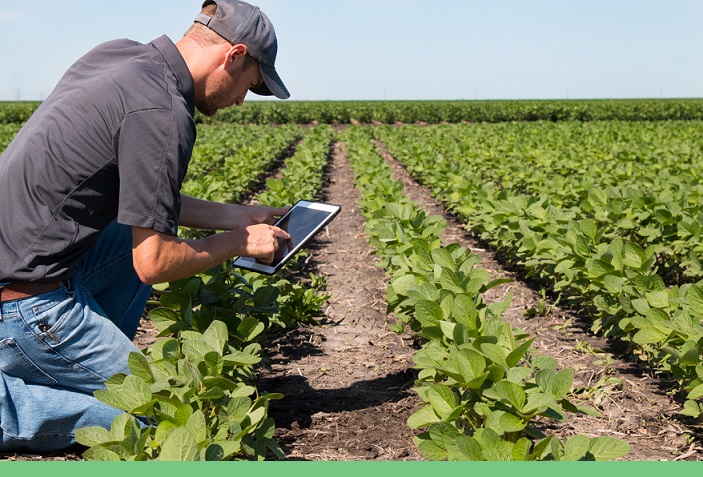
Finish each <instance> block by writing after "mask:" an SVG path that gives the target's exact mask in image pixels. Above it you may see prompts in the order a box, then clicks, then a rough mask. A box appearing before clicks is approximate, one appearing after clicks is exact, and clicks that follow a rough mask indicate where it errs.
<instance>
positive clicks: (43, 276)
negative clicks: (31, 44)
mask: <svg viewBox="0 0 703 477" xmlns="http://www.w3.org/2000/svg"><path fill="white" fill-rule="evenodd" d="M276 52H277V41H276V35H275V32H274V29H273V26H272V25H271V23H270V21H269V19H268V18H267V17H266V16H265V15H264V14H263V13H262V12H261V11H260V10H259V9H258V8H257V7H254V6H252V5H249V4H247V3H244V2H238V1H234V0H214V1H212V0H207V1H205V3H204V4H203V9H202V11H201V13H200V14H199V15H198V16H197V18H196V19H195V23H194V24H193V26H192V27H191V28H190V29H189V30H188V31H187V32H186V34H185V35H184V37H183V38H182V39H181V40H179V41H178V42H177V43H176V44H174V43H172V42H171V40H169V39H168V38H167V37H166V36H162V37H160V38H157V39H156V40H154V41H153V42H151V43H149V44H146V45H143V44H140V43H137V42H133V41H129V40H117V41H113V42H108V43H105V44H103V45H100V46H98V47H97V48H95V49H94V50H92V51H91V52H89V53H88V54H86V55H85V56H84V57H83V58H81V59H79V60H78V61H77V62H76V63H75V64H74V65H73V66H72V67H71V68H70V69H69V70H68V71H67V72H66V74H65V75H64V77H63V78H62V79H61V81H60V82H59V83H58V85H57V86H56V88H55V90H54V91H53V92H52V94H51V95H50V96H49V98H47V100H46V101H45V102H44V103H43V104H42V105H41V106H40V107H39V108H38V109H37V111H36V112H35V113H34V115H33V116H32V117H31V118H30V119H29V121H28V122H27V123H26V124H25V125H24V127H23V128H22V130H21V131H20V132H19V133H18V134H17V136H16V138H15V139H14V140H13V142H12V143H11V144H10V145H9V146H8V147H7V149H6V150H5V152H4V153H3V155H2V156H1V157H0V204H2V206H1V207H0V210H1V212H0V452H2V451H10V450H21V449H23V450H54V449H60V448H64V447H67V446H69V445H71V444H72V443H74V442H75V440H74V433H75V430H76V429H77V428H80V427H85V426H94V425H98V426H103V427H106V428H107V427H109V425H110V423H111V421H112V419H113V418H114V417H115V416H117V415H118V414H119V412H120V411H118V410H117V409H114V408H111V407H110V406H107V405H104V404H102V403H100V402H99V401H98V400H97V399H95V398H94V397H93V394H92V393H93V391H95V390H96V389H101V388H103V387H104V382H105V380H106V379H107V378H109V377H110V376H112V375H113V374H115V373H118V372H128V368H127V356H128V354H129V353H130V352H132V351H136V350H137V348H136V347H135V346H134V345H133V344H132V342H131V340H132V338H133V337H134V334H135V332H136V329H137V325H138V322H139V319H140V317H141V314H142V312H143V310H144V306H145V303H146V300H147V297H148V295H149V292H150V289H151V287H150V285H152V284H155V283H163V282H167V281H171V280H175V279H179V278H184V277H188V276H191V275H194V274H197V273H200V272H202V271H205V270H207V269H209V268H212V267H213V266H216V265H217V264H219V263H221V262H223V261H224V260H226V259H228V258H230V257H234V256H238V255H243V256H250V257H255V258H258V259H260V260H263V261H267V262H270V261H271V260H272V259H273V255H274V253H275V251H276V249H277V244H278V237H281V238H284V239H285V238H289V237H288V234H287V233H286V232H284V231H283V230H281V229H279V228H277V227H274V226H272V225H270V224H271V223H273V221H274V220H275V218H276V217H278V216H280V215H282V214H283V213H285V211H286V209H285V208H282V209H281V208H270V207H265V206H260V207H254V206H252V207H246V206H238V205H227V204H217V203H211V202H207V201H202V200H198V199H195V198H192V197H188V196H185V195H183V194H181V193H180V187H181V184H182V181H183V177H184V175H185V173H186V169H187V165H188V161H189V160H190V157H191V153H192V149H193V143H194V141H195V135H196V132H195V122H194V119H193V116H194V113H195V108H197V109H198V110H199V111H200V112H202V113H203V114H205V115H213V114H215V112H216V111H217V110H219V109H222V108H226V107H229V106H232V105H236V106H241V104H242V103H243V102H244V99H245V97H246V94H247V91H249V90H251V91H253V92H255V93H257V94H263V95H271V94H273V95H275V96H277V97H278V98H281V99H286V98H288V97H289V93H288V91H287V90H286V87H285V86H284V84H283V82H282V81H281V79H280V77H279V76H278V74H277V73H276V70H275V67H274V62H275V58H276ZM179 226H188V227H197V228H205V229H211V230H223V231H224V232H221V233H219V234H215V235H212V236H210V237H208V238H205V239H202V240H182V239H180V238H179V237H178V236H177V231H178V227H179Z"/></svg>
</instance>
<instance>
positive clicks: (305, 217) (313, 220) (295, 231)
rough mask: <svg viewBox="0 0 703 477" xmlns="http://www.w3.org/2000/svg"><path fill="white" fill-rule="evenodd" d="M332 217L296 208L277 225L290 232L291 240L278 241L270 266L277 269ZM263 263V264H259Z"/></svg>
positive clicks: (317, 211) (324, 212) (323, 212)
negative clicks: (296, 248) (298, 246)
mask: <svg viewBox="0 0 703 477" xmlns="http://www.w3.org/2000/svg"><path fill="white" fill-rule="evenodd" d="M329 215H330V213H329V211H325V210H316V209H309V208H303V207H296V208H294V209H292V210H291V212H290V214H288V215H286V216H285V217H283V219H281V221H280V222H279V223H277V224H276V226H277V227H280V228H281V229H283V230H285V231H286V232H288V234H289V235H290V238H289V239H278V241H279V242H278V250H277V251H276V255H275V256H274V258H273V263H271V264H270V266H272V267H275V266H276V265H278V264H279V263H280V261H281V260H282V259H283V257H285V256H286V255H288V254H289V253H290V252H291V251H292V250H294V249H295V247H296V245H299V244H301V243H302V242H303V240H305V239H306V238H308V236H309V235H310V234H311V233H313V232H314V231H315V228H317V226H318V225H319V224H320V223H322V222H323V221H324V220H325V219H326V218H327V217H328V216H329ZM259 263H262V262H259Z"/></svg>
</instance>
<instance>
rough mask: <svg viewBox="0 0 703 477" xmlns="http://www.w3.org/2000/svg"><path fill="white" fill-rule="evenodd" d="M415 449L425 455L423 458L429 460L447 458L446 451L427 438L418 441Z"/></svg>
mask: <svg viewBox="0 0 703 477" xmlns="http://www.w3.org/2000/svg"><path fill="white" fill-rule="evenodd" d="M417 449H418V450H419V451H420V453H421V454H422V455H423V456H424V457H425V459H427V460H430V461H440V460H444V459H446V458H447V451H445V450H444V449H442V448H441V447H439V446H438V445H437V444H435V443H434V442H432V441H431V440H429V439H427V440H422V441H420V443H419V444H418V446H417Z"/></svg>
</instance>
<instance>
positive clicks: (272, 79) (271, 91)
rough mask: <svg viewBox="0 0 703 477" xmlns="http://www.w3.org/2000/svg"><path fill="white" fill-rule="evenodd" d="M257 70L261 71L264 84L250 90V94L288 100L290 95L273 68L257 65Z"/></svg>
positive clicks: (261, 64)
mask: <svg viewBox="0 0 703 477" xmlns="http://www.w3.org/2000/svg"><path fill="white" fill-rule="evenodd" d="M259 70H261V76H263V78H264V83H263V84H262V85H261V86H259V87H257V88H250V89H249V90H250V91H251V92H252V93H254V94H258V95H261V96H275V97H277V98H278V99H288V98H290V93H289V92H288V89H286V86H285V85H284V84H283V81H281V77H280V76H278V73H277V72H276V69H275V68H273V67H271V66H267V65H265V64H263V63H259Z"/></svg>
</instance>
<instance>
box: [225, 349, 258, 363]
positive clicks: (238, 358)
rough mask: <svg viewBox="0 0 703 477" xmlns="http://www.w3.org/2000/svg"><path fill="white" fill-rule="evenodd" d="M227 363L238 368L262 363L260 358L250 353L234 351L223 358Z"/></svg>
mask: <svg viewBox="0 0 703 477" xmlns="http://www.w3.org/2000/svg"><path fill="white" fill-rule="evenodd" d="M222 359H223V361H224V362H225V363H229V364H234V365H238V366H247V365H252V364H256V363H258V362H260V361H261V358H260V357H259V356H254V355H251V354H248V353H242V352H241V351H237V350H232V351H230V352H229V353H228V354H226V355H224V356H223V357H222Z"/></svg>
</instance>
